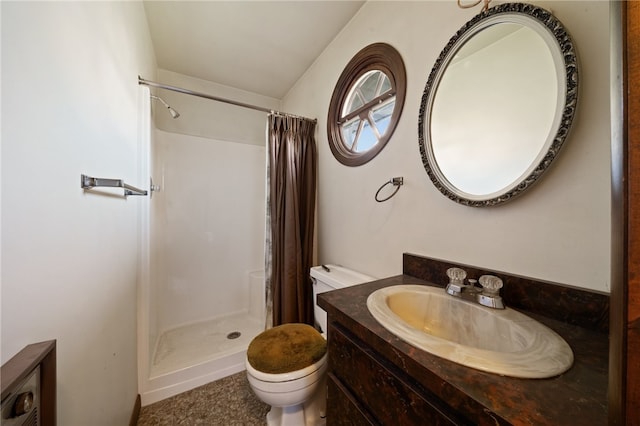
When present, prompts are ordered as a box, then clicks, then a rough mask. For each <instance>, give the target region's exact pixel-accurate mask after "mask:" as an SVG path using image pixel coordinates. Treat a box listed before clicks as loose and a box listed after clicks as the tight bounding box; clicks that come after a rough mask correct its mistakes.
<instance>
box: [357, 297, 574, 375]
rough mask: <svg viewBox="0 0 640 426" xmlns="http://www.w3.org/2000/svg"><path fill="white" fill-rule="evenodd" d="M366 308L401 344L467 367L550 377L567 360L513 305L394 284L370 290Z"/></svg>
mask: <svg viewBox="0 0 640 426" xmlns="http://www.w3.org/2000/svg"><path fill="white" fill-rule="evenodd" d="M367 307H368V308H369V311H370V312H371V314H372V315H373V317H374V318H375V319H376V320H377V321H378V322H379V323H380V324H382V326H383V327H384V328H386V329H387V330H389V331H390V332H391V333H393V334H394V335H396V336H398V337H399V338H401V339H402V340H404V341H406V342H407V343H409V344H411V345H413V346H415V347H417V348H419V349H422V350H424V351H426V352H429V353H431V354H433V355H437V356H439V357H442V358H445V359H448V360H450V361H453V362H456V363H458V364H462V365H464V366H467V367H471V368H475V369H478V370H482V371H486V372H488V373H495V374H500V375H504V376H511V377H520V378H537V379H540V378H546V377H553V376H557V375H559V374H562V373H564V372H565V371H567V370H568V369H569V368H570V367H571V365H572V364H573V352H572V351H571V348H570V347H569V345H568V344H567V342H565V341H564V339H563V338H562V337H560V336H559V335H558V334H557V333H555V332H554V331H553V330H551V329H550V328H548V327H546V326H545V325H543V324H541V323H539V322H538V321H536V320H534V319H532V318H530V317H528V316H526V315H524V314H522V313H520V312H517V311H514V310H513V309H510V308H506V309H490V308H486V307H484V306H480V305H478V304H475V303H473V302H469V301H466V300H463V299H460V298H457V297H453V296H450V295H448V294H447V293H445V291H444V289H442V288H439V287H430V286H425V285H397V286H391V287H386V288H382V289H380V290H377V291H375V292H373V293H372V294H371V295H370V296H369V298H368V299H367Z"/></svg>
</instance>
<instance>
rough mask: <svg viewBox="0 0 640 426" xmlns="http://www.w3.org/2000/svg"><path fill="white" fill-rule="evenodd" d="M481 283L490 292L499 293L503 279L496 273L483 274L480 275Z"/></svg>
mask: <svg viewBox="0 0 640 426" xmlns="http://www.w3.org/2000/svg"><path fill="white" fill-rule="evenodd" d="M479 282H480V285H481V286H482V288H483V289H484V290H485V291H486V292H487V293H489V294H498V291H499V290H500V289H501V288H502V286H503V283H502V280H501V279H500V278H498V277H496V276H495V275H483V276H481V277H480V280H479Z"/></svg>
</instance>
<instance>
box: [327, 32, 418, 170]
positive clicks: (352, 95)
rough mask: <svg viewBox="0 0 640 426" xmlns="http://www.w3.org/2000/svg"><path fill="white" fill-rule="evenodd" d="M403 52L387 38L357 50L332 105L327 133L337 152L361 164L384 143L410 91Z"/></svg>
mask: <svg viewBox="0 0 640 426" xmlns="http://www.w3.org/2000/svg"><path fill="white" fill-rule="evenodd" d="M406 87H407V83H406V73H405V68H404V62H403V61H402V57H401V56H400V54H399V53H398V51H397V50H395V49H394V48H393V47H392V46H390V45H388V44H385V43H375V44H372V45H369V46H367V47H365V48H364V49H362V50H361V51H360V52H358V53H357V54H356V55H355V56H354V57H353V59H351V61H350V62H349V64H347V66H346V68H345V69H344V71H343V72H342V75H340V78H339V79H338V83H337V84H336V88H335V89H334V91H333V95H332V97H331V103H330V105H329V116H328V120H327V134H328V137H329V146H330V147H331V152H332V153H333V155H334V157H336V159H337V160H338V161H340V162H341V163H342V164H344V165H347V166H360V165H362V164H364V163H366V162H368V161H370V160H371V159H372V158H374V157H375V156H376V155H378V153H379V152H380V151H382V149H383V148H384V147H385V145H386V144H387V142H388V141H389V139H390V138H391V135H392V134H393V131H394V130H395V127H396V125H397V124H398V120H399V118H400V114H401V113H402V107H403V105H404V98H405V94H406Z"/></svg>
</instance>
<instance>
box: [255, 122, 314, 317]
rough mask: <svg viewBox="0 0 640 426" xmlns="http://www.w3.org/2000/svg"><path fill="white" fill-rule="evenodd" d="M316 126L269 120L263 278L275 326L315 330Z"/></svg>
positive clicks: (268, 308) (310, 123)
mask: <svg viewBox="0 0 640 426" xmlns="http://www.w3.org/2000/svg"><path fill="white" fill-rule="evenodd" d="M315 127H316V123H315V121H311V120H308V119H304V118H297V117H291V116H281V115H276V114H271V115H269V118H268V128H267V191H268V194H267V244H266V246H267V250H266V251H267V256H266V257H267V259H266V267H265V277H266V283H267V316H268V317H269V316H271V318H270V319H271V323H272V325H273V326H276V325H280V324H286V323H294V322H298V323H305V324H310V325H313V292H312V283H311V278H310V277H309V269H310V268H311V266H312V265H311V262H312V256H313V231H314V216H315V200H316V142H315V138H314V132H315ZM270 302H271V303H270ZM270 304H272V311H271V315H269V311H270V308H271V306H269V305H270ZM269 322H270V321H269V318H267V324H269Z"/></svg>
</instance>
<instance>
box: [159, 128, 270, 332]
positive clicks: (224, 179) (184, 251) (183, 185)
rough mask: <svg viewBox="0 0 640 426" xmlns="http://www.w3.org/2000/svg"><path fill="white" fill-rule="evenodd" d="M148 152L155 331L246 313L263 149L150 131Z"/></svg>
mask: <svg viewBox="0 0 640 426" xmlns="http://www.w3.org/2000/svg"><path fill="white" fill-rule="evenodd" d="M263 120H264V117H263ZM262 139H264V135H263V137H262ZM155 149H156V154H155V165H154V169H155V179H156V181H157V183H159V184H160V185H161V186H162V189H161V191H160V192H158V193H156V194H154V197H153V199H152V201H151V202H152V204H153V205H154V206H153V209H154V211H155V212H156V214H158V215H159V216H160V217H159V218H158V219H159V220H158V222H157V223H156V228H155V229H156V230H157V231H159V232H158V235H160V237H159V238H158V239H157V240H156V242H155V244H157V247H156V248H155V249H156V250H157V251H156V255H158V256H161V259H162V260H160V261H158V262H154V264H155V265H156V267H160V268H161V269H162V272H161V273H158V274H154V275H155V276H156V277H158V278H160V279H159V280H158V281H157V282H152V283H151V285H152V286H154V287H157V289H156V292H157V327H158V329H159V331H163V330H166V329H170V328H174V327H177V326H179V325H183V324H187V323H191V322H195V321H203V320H207V319H211V318H214V317H218V316H221V315H224V314H230V313H235V312H242V311H248V309H249V301H250V298H249V288H248V284H249V281H248V276H249V275H248V274H249V272H251V271H255V270H260V269H262V268H263V266H264V226H265V212H264V199H265V198H264V197H265V148H264V146H256V145H252V144H244V143H234V142H226V141H222V140H214V139H207V138H202V137H197V136H187V135H180V134H176V133H168V132H164V131H161V130H158V131H156V140H155Z"/></svg>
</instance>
